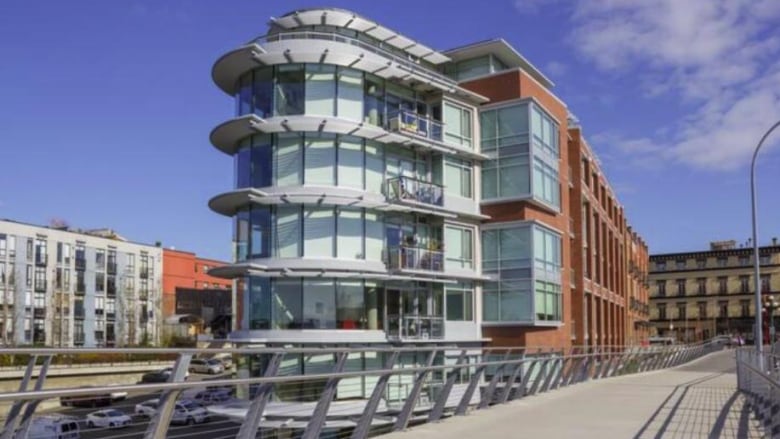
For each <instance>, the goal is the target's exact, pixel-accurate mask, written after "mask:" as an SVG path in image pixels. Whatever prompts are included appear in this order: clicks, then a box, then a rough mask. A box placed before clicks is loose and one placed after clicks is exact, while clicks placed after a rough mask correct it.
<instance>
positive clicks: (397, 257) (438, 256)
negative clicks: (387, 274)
mask: <svg viewBox="0 0 780 439" xmlns="http://www.w3.org/2000/svg"><path fill="white" fill-rule="evenodd" d="M388 265H389V267H390V269H393V270H422V271H436V272H441V271H444V252H442V251H438V250H428V249H427V248H421V247H406V246H399V247H391V248H389V249H388Z"/></svg>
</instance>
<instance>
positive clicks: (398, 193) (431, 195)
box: [387, 177, 444, 206]
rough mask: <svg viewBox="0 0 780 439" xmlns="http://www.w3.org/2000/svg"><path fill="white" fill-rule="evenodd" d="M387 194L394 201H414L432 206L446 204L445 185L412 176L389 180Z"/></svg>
mask: <svg viewBox="0 0 780 439" xmlns="http://www.w3.org/2000/svg"><path fill="white" fill-rule="evenodd" d="M387 196H388V197H389V198H390V199H391V200H393V201H402V202H403V201H414V202H418V203H423V204H430V205H432V206H444V187H443V186H441V185H438V184H435V183H430V182H427V181H422V180H417V179H415V178H411V177H393V178H390V179H388V180H387Z"/></svg>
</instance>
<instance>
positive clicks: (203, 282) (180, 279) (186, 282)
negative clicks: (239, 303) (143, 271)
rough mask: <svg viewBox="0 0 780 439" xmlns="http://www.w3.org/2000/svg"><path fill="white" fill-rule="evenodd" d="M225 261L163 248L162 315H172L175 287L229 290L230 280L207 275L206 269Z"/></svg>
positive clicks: (173, 311)
mask: <svg viewBox="0 0 780 439" xmlns="http://www.w3.org/2000/svg"><path fill="white" fill-rule="evenodd" d="M225 264H226V263H225V262H221V261H215V260H213V259H205V258H199V257H197V255H195V253H192V252H187V251H181V250H173V249H164V250H163V279H162V286H163V306H162V310H163V316H164V317H168V316H170V315H173V314H174V313H175V310H176V288H187V289H192V288H194V289H198V290H213V289H225V290H229V289H230V288H231V286H232V283H231V281H230V280H226V279H220V278H218V277H213V276H209V274H208V271H209V270H210V269H211V268H214V267H221V266H223V265H225Z"/></svg>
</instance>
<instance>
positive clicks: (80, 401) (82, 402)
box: [60, 386, 127, 407]
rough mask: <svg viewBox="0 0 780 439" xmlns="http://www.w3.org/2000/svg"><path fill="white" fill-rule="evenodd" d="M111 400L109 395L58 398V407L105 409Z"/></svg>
mask: <svg viewBox="0 0 780 439" xmlns="http://www.w3.org/2000/svg"><path fill="white" fill-rule="evenodd" d="M84 388H85V389H88V388H89V386H84ZM125 396H127V394H125ZM112 400H113V398H112V396H111V394H110V393H100V394H91V395H74V396H62V397H60V405H61V406H63V407H66V406H71V407H105V406H107V405H110V404H111V401H112Z"/></svg>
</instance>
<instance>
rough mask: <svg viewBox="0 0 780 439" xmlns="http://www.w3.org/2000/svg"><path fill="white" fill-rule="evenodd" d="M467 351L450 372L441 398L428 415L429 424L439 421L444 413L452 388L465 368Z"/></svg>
mask: <svg viewBox="0 0 780 439" xmlns="http://www.w3.org/2000/svg"><path fill="white" fill-rule="evenodd" d="M466 358H467V357H466V350H465V349H463V350H462V351H460V355H459V356H458V361H457V362H456V363H455V367H454V368H453V369H452V371H451V372H450V376H448V377H447V381H446V382H445V383H444V387H443V388H442V389H441V393H439V397H438V398H437V399H436V402H435V403H434V404H433V408H432V409H431V413H430V414H429V415H428V422H433V421H438V420H439V418H441V415H442V414H443V413H444V406H445V404H447V398H448V397H449V396H450V392H451V391H452V386H454V385H455V380H456V379H458V373H459V372H460V370H461V369H462V368H463V364H464V363H466Z"/></svg>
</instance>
